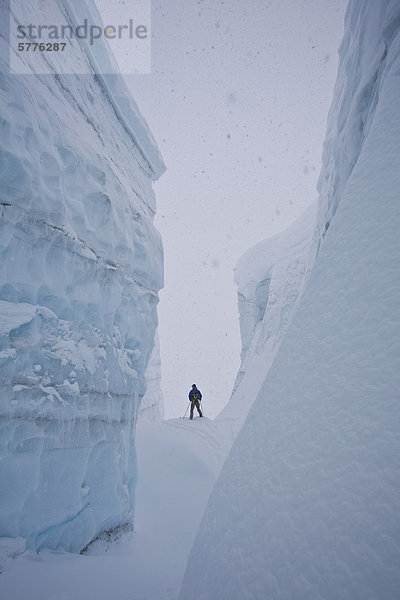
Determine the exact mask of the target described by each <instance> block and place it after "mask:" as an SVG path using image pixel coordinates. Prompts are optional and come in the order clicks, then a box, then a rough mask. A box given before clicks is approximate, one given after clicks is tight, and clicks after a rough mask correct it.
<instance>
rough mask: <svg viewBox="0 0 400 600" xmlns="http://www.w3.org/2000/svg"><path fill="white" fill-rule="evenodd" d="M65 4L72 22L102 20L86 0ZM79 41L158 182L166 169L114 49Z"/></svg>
mask: <svg viewBox="0 0 400 600" xmlns="http://www.w3.org/2000/svg"><path fill="white" fill-rule="evenodd" d="M62 3H63V5H64V7H65V10H66V11H67V13H68V16H69V18H70V20H71V22H72V23H74V24H75V25H79V23H81V22H82V20H83V19H84V18H88V17H89V18H90V19H91V20H92V22H96V21H97V22H98V21H100V20H101V19H100V15H99V13H98V11H97V9H96V7H95V6H94V5H93V4H91V5H90V4H89V3H88V2H87V1H86V0H80V1H79V2H75V1H74V0H63V2H62ZM79 43H80V46H81V48H82V49H83V50H84V52H85V54H86V56H87V58H88V61H89V63H90V64H91V65H92V66H93V70H94V72H95V74H96V75H95V76H96V78H97V79H98V81H99V83H100V85H101V87H102V88H103V91H104V93H105V96H106V97H107V98H108V100H109V101H110V104H111V105H112V106H113V108H114V110H115V114H116V116H117V118H118V120H119V121H120V122H121V125H122V126H123V128H124V129H125V131H126V132H127V133H128V135H129V137H130V138H131V139H132V140H133V141H134V143H135V145H136V146H137V147H138V148H139V150H140V152H141V154H142V155H143V157H144V159H145V160H146V162H147V163H148V164H149V167H150V170H151V174H150V175H151V178H152V180H153V181H156V180H157V179H158V178H159V177H160V176H161V175H162V174H163V173H164V171H165V170H166V167H165V164H164V161H163V158H162V156H161V153H160V150H159V148H158V146H157V143H156V141H155V139H154V137H153V135H152V133H151V131H150V129H149V126H148V125H147V123H146V121H145V119H144V117H143V116H142V115H141V113H140V110H139V107H138V105H137V104H136V102H135V101H134V100H133V98H132V97H131V96H130V94H129V91H128V89H127V87H126V85H125V82H124V80H123V78H122V76H121V74H120V73H119V69H118V66H117V64H116V62H115V60H114V57H113V55H112V53H111V51H110V50H109V48H108V46H107V45H106V44H93V45H92V46H90V44H89V43H88V41H87V40H84V39H81V40H79ZM101 73H109V74H107V75H102V74H101ZM114 73H115V74H114Z"/></svg>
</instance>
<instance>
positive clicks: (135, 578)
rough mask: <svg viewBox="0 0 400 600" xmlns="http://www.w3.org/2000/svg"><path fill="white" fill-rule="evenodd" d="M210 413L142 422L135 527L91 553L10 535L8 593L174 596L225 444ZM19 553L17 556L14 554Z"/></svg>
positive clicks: (5, 559)
mask: <svg viewBox="0 0 400 600" xmlns="http://www.w3.org/2000/svg"><path fill="white" fill-rule="evenodd" d="M220 439H221V438H220V435H219V433H218V425H216V424H215V423H214V422H213V421H211V420H209V419H207V418H203V419H200V418H196V417H195V419H194V420H193V421H190V420H189V419H188V418H186V419H173V420H170V421H164V422H161V423H159V424H141V425H139V426H138V431H137V452H138V463H139V464H138V466H139V483H138V487H137V495H136V519H135V531H134V533H133V534H125V535H124V536H122V538H121V539H120V541H119V542H117V543H113V544H111V545H109V544H107V542H105V541H103V542H98V544H97V546H95V547H93V549H92V551H91V553H90V554H89V555H85V556H79V555H73V554H67V553H55V552H42V553H40V554H39V555H37V554H34V553H32V552H27V553H22V554H19V553H20V552H21V551H22V548H23V544H22V542H21V541H18V540H17V541H15V540H4V541H2V546H0V554H1V558H2V562H1V568H2V570H3V573H2V574H1V575H0V597H1V598H2V600H28V599H29V600H110V599H111V598H113V599H115V600H172V599H175V598H177V596H178V593H179V589H180V586H181V581H182V577H183V573H184V570H185V567H186V561H187V556H188V554H189V552H190V548H191V547H192V544H193V540H194V536H195V534H196V531H197V529H198V526H199V523H200V519H201V517H202V515H203V512H204V509H205V505H206V502H207V500H208V496H209V494H210V492H211V488H212V486H213V484H214V481H215V478H216V474H217V472H218V470H219V468H220V466H221V461H222V459H223V456H224V454H225V449H224V447H223V444H222V442H220V441H219V440H220ZM13 555H14V556H16V557H17V558H15V559H13V558H12V556H13Z"/></svg>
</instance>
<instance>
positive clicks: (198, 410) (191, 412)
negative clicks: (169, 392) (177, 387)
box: [190, 400, 203, 419]
mask: <svg viewBox="0 0 400 600" xmlns="http://www.w3.org/2000/svg"><path fill="white" fill-rule="evenodd" d="M194 407H196V408H197V412H198V413H199V415H200V416H201V417H202V416H203V415H202V414H201V410H200V402H199V401H198V400H192V401H191V402H190V418H191V419H193V411H194Z"/></svg>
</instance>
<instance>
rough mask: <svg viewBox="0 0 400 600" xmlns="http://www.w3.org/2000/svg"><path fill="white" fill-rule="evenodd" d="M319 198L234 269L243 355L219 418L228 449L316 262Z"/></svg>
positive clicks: (253, 249)
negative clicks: (229, 394)
mask: <svg viewBox="0 0 400 600" xmlns="http://www.w3.org/2000/svg"><path fill="white" fill-rule="evenodd" d="M316 216H317V203H316V202H314V203H312V204H311V205H310V206H309V207H308V208H307V210H306V211H305V212H304V213H303V214H302V215H301V217H300V218H299V219H297V221H295V223H293V225H291V227H289V228H288V229H287V230H286V231H284V232H282V233H280V234H278V235H276V236H274V237H272V238H268V239H267V240H265V241H264V242H261V243H259V244H257V245H256V246H254V247H253V248H251V249H250V250H248V251H247V252H246V253H245V254H244V255H243V256H242V257H241V259H240V260H239V262H238V264H237V266H236V269H235V282H236V284H237V287H238V306H239V322H240V333H241V338H242V356H241V358H242V360H241V366H240V369H239V373H238V375H237V377H236V381H235V385H234V389H233V393H232V396H231V399H230V401H229V403H228V404H227V406H226V407H225V408H224V409H223V410H222V411H221V413H220V414H219V415H218V417H217V418H216V424H218V426H219V427H220V429H221V434H220V435H221V437H222V438H224V441H225V444H224V446H225V448H226V449H229V448H230V446H231V445H232V443H233V441H234V439H235V438H236V436H237V434H238V433H239V431H240V429H241V427H242V425H243V423H244V421H245V419H246V417H247V414H248V412H249V409H250V407H251V405H252V403H253V402H254V399H255V396H256V395H257V392H258V390H259V389H260V388H261V385H262V383H263V381H264V379H265V376H266V373H267V372H268V369H269V368H270V366H271V365H272V363H273V361H274V358H275V356H276V354H277V352H278V349H279V346H280V343H281V341H282V338H283V337H284V335H285V333H286V331H287V329H288V326H289V324H290V321H291V318H292V315H293V310H294V308H295V306H296V305H297V302H298V300H299V298H300V297H301V293H302V290H303V287H304V283H305V281H306V277H307V275H308V273H309V270H310V268H311V266H312V264H313V260H314V258H315V251H316V243H315V240H316V236H315V228H316Z"/></svg>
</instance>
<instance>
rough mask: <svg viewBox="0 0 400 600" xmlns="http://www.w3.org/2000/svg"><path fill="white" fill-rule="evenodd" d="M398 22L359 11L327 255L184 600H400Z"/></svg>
mask: <svg viewBox="0 0 400 600" xmlns="http://www.w3.org/2000/svg"><path fill="white" fill-rule="evenodd" d="M399 28H400V7H399V3H398V1H391V0H388V1H384V0H377V1H376V2H375V1H374V2H372V1H371V2H364V1H352V2H350V5H349V7H348V11H347V14H346V29H345V36H344V41H343V43H342V46H341V50H340V65H339V72H338V80H337V85H336V91H335V96H334V100H333V105H332V109H331V111H330V116H329V123H328V132H327V138H326V142H325V149H324V157H323V169H322V173H321V180H320V182H321V183H320V192H321V198H320V218H319V226H318V235H317V236H316V240H317V243H319V253H318V256H317V258H316V261H315V264H314V266H313V268H312V271H311V273H310V275H309V277H308V280H307V282H306V285H305V289H304V293H303V295H302V297H301V299H300V301H299V303H298V306H297V307H296V309H295V312H294V315H293V319H292V321H291V323H290V325H289V328H288V331H287V333H286V335H285V337H284V339H283V340H282V343H281V346H280V349H279V352H278V354H277V357H276V359H275V362H274V364H273V366H272V368H271V370H270V372H269V375H268V377H267V378H266V380H265V382H264V384H263V385H262V388H261V390H260V392H259V393H258V396H257V399H256V401H255V403H254V405H253V407H252V409H251V411H250V413H249V415H248V418H247V420H246V422H245V424H244V426H243V428H242V430H241V432H240V434H239V436H238V438H237V440H236V442H235V444H234V446H233V448H232V451H231V453H230V455H229V456H228V458H227V460H226V462H225V465H224V468H223V470H222V473H221V475H220V477H219V480H218V481H217V483H216V486H215V488H214V491H213V493H212V495H211V498H210V500H209V504H208V507H207V510H206V513H205V516H204V518H203V521H202V524H201V526H200V529H199V531H198V534H197V538H196V541H195V544H194V547H193V549H192V552H191V555H190V557H189V561H188V567H187V570H186V574H185V579H184V582H183V587H182V591H181V596H180V598H181V600H190V599H191V598H193V599H194V598H195V599H196V600H205V599H207V600H213V599H214V598H215V599H217V598H218V599H219V600H220V599H223V600H224V599H228V598H229V600H236V599H237V600H239V599H240V600H242V599H243V598H251V599H252V600H261V599H264V598H275V599H279V600H286V599H287V600H292V599H293V598H324V600H338V599H340V600H347V599H348V600H377V599H378V598H379V599H380V600H381V599H383V600H395V598H398V596H399V590H400V576H399V569H398V565H399V562H400V538H399V532H398V531H399V530H398V519H399V514H400V497H399V493H398V484H399V478H400V463H399V456H400V442H399V421H400V412H399V402H398V390H399V386H400V364H399V356H400V327H399V319H398V297H399V290H400V276H399V267H398V265H399V262H400V250H399V244H398V232H399V230H400V210H399V199H398V190H399V189H400V147H399V139H400V114H399V111H398V106H399V101H400V80H399V76H398V74H399V69H400V35H399ZM328 223H329V225H328ZM327 225H328V227H327Z"/></svg>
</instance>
